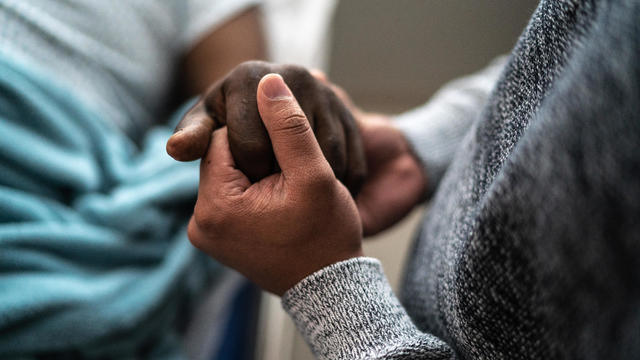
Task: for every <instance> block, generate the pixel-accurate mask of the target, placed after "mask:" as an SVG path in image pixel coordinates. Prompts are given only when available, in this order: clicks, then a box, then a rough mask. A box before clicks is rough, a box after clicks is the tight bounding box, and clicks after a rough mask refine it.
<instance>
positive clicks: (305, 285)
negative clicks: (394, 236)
mask: <svg viewBox="0 0 640 360" xmlns="http://www.w3.org/2000/svg"><path fill="white" fill-rule="evenodd" d="M282 304H283V306H284V308H285V310H287V312H289V313H290V314H292V316H293V319H294V321H295V323H296V325H297V326H298V328H299V329H300V331H301V332H302V333H303V334H304V336H305V338H306V339H309V342H310V344H311V346H312V347H313V352H314V353H315V354H316V355H317V356H318V357H319V358H321V359H377V358H385V359H387V358H396V357H398V358H402V354H411V355H412V358H415V359H418V358H419V359H447V358H450V357H451V350H450V349H449V348H448V346H446V344H444V343H443V342H442V341H440V340H438V339H437V338H435V337H433V336H431V335H429V334H423V333H420V332H419V331H418V329H416V327H415V326H414V325H413V324H412V323H411V320H410V319H409V317H408V316H407V313H406V312H405V310H404V309H403V308H402V306H401V305H400V303H399V302H398V300H397V299H396V298H395V296H393V292H392V290H391V287H390V286H389V283H388V282H387V280H386V278H385V276H384V273H383V272H382V266H381V264H380V262H379V261H378V260H376V259H372V258H356V259H351V260H346V261H342V262H339V263H337V264H334V265H331V266H328V267H326V268H324V269H322V270H320V271H318V272H317V273H315V274H313V275H311V276H309V277H307V278H306V279H304V280H303V281H301V282H300V283H299V284H297V285H296V286H295V287H293V288H292V289H290V290H289V291H287V293H285V294H284V296H283V298H282ZM357 313H366V315H365V316H361V317H356V316H353V314H357ZM327 320H330V321H327ZM380 338H384V339H385V341H384V342H381V341H380Z"/></svg>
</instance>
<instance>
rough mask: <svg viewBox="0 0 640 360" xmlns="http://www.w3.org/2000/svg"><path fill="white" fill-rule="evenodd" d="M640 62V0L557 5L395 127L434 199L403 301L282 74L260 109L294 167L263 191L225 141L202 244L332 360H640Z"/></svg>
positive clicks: (283, 157) (286, 166)
mask: <svg viewBox="0 0 640 360" xmlns="http://www.w3.org/2000/svg"><path fill="white" fill-rule="evenodd" d="M639 56H640V2H638V1H633V0H610V1H605V0H602V1H587V0H563V1H560V0H555V1H554V0H543V1H542V2H541V3H540V4H539V6H538V8H537V9H536V11H535V13H534V14H533V16H532V18H531V20H530V22H529V24H528V26H527V27H526V29H525V31H524V33H523V34H522V36H521V38H520V39H519V41H518V43H517V44H516V46H515V48H514V49H513V51H512V53H511V54H510V55H509V56H508V57H506V58H503V59H499V60H496V61H495V62H494V63H493V64H492V65H490V66H489V67H488V68H487V69H485V70H484V71H483V72H481V73H479V74H476V75H473V76H471V77H467V78H464V79H462V80H458V81H456V82H454V83H452V84H450V85H448V86H446V87H445V88H443V89H442V90H441V91H440V93H438V94H437V95H436V96H435V97H434V98H433V99H432V100H431V101H430V102H429V103H428V104H427V105H425V106H424V107H422V108H420V109H417V110H414V111H412V112H409V113H407V114H404V115H401V116H399V117H398V118H397V119H396V120H395V125H394V126H396V127H397V128H398V129H400V131H401V133H402V134H404V137H405V138H406V139H407V140H408V143H409V144H410V145H411V146H412V149H413V152H414V154H415V156H416V159H419V160H420V162H421V163H422V166H423V167H424V170H425V174H426V178H427V179H428V183H427V184H428V188H427V189H426V193H427V194H430V195H432V206H431V208H430V210H429V211H428V213H427V214H426V216H425V218H424V221H423V223H422V224H421V226H420V229H419V233H418V236H417V238H416V241H415V243H414V245H413V249H412V251H411V252H410V258H409V261H408V265H407V267H406V271H405V277H404V282H403V287H402V291H401V294H400V296H399V298H398V297H396V295H395V294H394V292H393V291H392V290H391V288H390V286H389V284H388V282H387V280H386V278H385V276H384V273H383V270H382V268H381V265H380V263H379V262H378V261H377V260H375V259H372V258H367V257H363V256H361V252H360V251H359V250H358V249H359V247H358V246H359V242H358V241H360V237H359V236H361V235H359V233H358V231H356V230H353V229H354V227H353V226H352V223H353V222H355V223H356V225H358V226H360V224H359V221H362V224H363V225H364V227H365V232H366V228H367V222H368V221H371V219H367V218H366V217H365V216H364V215H363V212H362V208H361V209H360V210H361V211H360V213H361V215H360V217H361V220H354V221H351V223H350V222H348V221H343V220H341V219H347V218H350V217H352V216H353V214H354V211H355V210H354V209H355V204H354V203H353V202H349V200H345V196H344V193H345V192H346V190H344V187H341V186H340V185H336V184H335V183H336V182H335V178H334V182H329V181H327V180H318V178H319V177H320V178H322V179H325V178H327V176H328V175H326V173H327V170H326V169H327V168H328V166H327V165H326V162H323V161H322V160H319V158H318V155H317V154H318V153H319V150H318V148H317V143H315V145H314V144H313V141H312V140H310V139H309V137H308V124H307V125H306V126H307V128H304V126H305V125H304V124H306V122H304V121H303V120H300V119H304V114H300V112H299V111H297V110H296V109H295V108H288V110H287V109H285V108H283V106H285V105H286V106H289V105H288V103H287V102H291V103H295V100H291V99H292V96H291V93H290V92H289V93H288V92H287V90H286V89H284V87H283V86H284V85H282V84H284V83H282V82H281V80H277V79H276V77H277V76H273V75H268V76H266V77H264V78H263V79H262V81H261V83H260V85H259V87H258V107H259V109H260V114H261V116H262V119H263V121H264V123H265V126H266V128H267V130H268V132H269V136H270V137H271V140H272V143H273V147H274V151H275V154H276V157H277V159H278V162H279V163H280V165H281V168H282V173H281V174H277V175H273V176H271V177H269V178H267V179H266V181H261V182H259V183H257V184H254V185H250V184H249V182H248V181H246V178H243V177H242V174H241V173H240V174H238V172H237V170H233V169H232V168H233V166H232V165H233V161H232V159H231V157H230V155H229V154H228V150H227V151H226V153H225V149H226V148H227V147H228V145H226V143H225V141H226V140H224V139H225V138H226V132H225V131H224V130H220V131H216V133H221V134H219V136H218V135H216V133H214V138H213V140H212V143H211V149H210V152H209V155H208V156H207V157H206V158H205V159H204V160H205V161H203V168H202V172H201V187H200V194H199V197H198V204H197V205H196V209H195V212H194V218H193V219H194V220H193V221H192V222H191V225H190V230H189V235H190V239H191V241H192V243H193V244H194V245H195V246H197V247H199V248H201V249H203V250H204V251H206V252H207V253H209V254H210V255H212V256H214V257H216V258H217V259H219V260H221V261H222V262H224V263H226V264H227V265H230V266H233V267H236V268H238V269H239V270H240V271H241V272H243V273H244V274H245V275H247V276H248V277H250V278H251V279H252V280H254V281H255V282H256V283H258V284H259V285H260V286H262V287H264V288H266V289H267V290H270V291H273V292H275V293H278V294H282V304H283V306H284V308H285V310H286V311H287V312H288V313H289V315H290V316H291V317H292V318H293V320H294V322H295V324H296V326H297V327H298V329H299V331H300V332H301V333H302V335H303V336H304V338H305V339H306V341H307V342H308V344H309V346H310V347H311V349H312V351H313V353H314V354H315V356H317V358H319V359H634V358H635V359H637V358H639V357H640V235H639V234H640V61H639V60H640V59H639ZM283 89H284V90H283ZM284 103H287V104H285V105H283V104H284ZM298 109H299V108H298ZM285 110H286V111H285ZM287 111H288V112H287ZM273 114H276V115H273ZM278 116H280V117H281V118H282V119H280V120H278V119H277V117H278ZM356 117H357V116H356ZM299 120H300V121H299ZM285 135H287V136H285ZM363 136H364V143H365V147H366V146H367V137H366V134H363ZM296 139H298V140H300V141H301V142H305V145H304V146H302V145H295V144H294V143H295V142H296V141H297V140H296ZM294 145H295V146H294ZM296 146H298V147H296ZM303 160H304V161H303ZM216 164H223V165H216ZM229 164H231V166H229ZM225 166H227V168H225ZM303 168H304V171H302V170H300V169H303ZM310 174H312V175H313V176H311V175H310ZM238 179H239V180H238ZM224 184H227V185H228V184H233V186H227V187H225V186H221V185H224ZM294 185H295V186H294ZM227 188H228V189H230V190H228V191H229V193H228V194H227V195H225V194H222V193H224V192H225V191H227V190H224V189H227ZM212 189H223V190H214V191H212ZM282 189H284V190H283V191H282V193H278V194H279V195H282V196H279V197H273V196H272V197H270V198H269V199H270V202H268V203H266V202H264V201H262V202H260V201H255V200H253V198H256V197H257V198H260V197H259V196H258V195H260V194H263V193H267V194H271V193H270V192H276V193H277V192H278V191H281V190H282ZM301 189H302V191H301ZM320 190H322V191H320ZM366 191H367V189H366V184H365V188H363V194H366ZM386 191H388V192H394V191H397V189H392V188H387V189H386ZM256 194H258V195H256ZM318 194H324V195H322V196H321V195H318ZM347 194H348V193H347ZM225 196H226V197H225ZM282 198H285V199H288V200H290V201H288V202H280V201H281V199H282ZM229 199H232V200H233V201H229ZM336 199H337V200H336ZM359 199H360V197H358V198H356V203H358V202H359ZM419 200H420V199H419V197H418V196H416V197H415V199H413V202H414V203H418V202H419ZM305 201H308V202H305ZM301 203H302V204H303V205H304V206H301V205H300V204H301ZM309 203H311V205H309ZM211 204H213V205H215V206H213V205H211ZM336 204H342V205H336ZM357 206H358V207H361V205H360V203H358V204H357ZM389 206H390V207H392V206H394V204H389ZM207 207H211V209H207ZM271 208H273V209H276V210H264V209H271ZM256 209H258V210H256ZM294 210H295V211H294ZM333 213H335V215H332V214H333ZM299 214H302V215H299ZM309 214H312V215H314V216H307V215H309ZM356 214H357V212H356ZM285 215H286V216H285ZM303 215H304V216H306V217H304V216H303ZM247 217H251V222H249V221H248V220H244V219H245V218H247ZM276 217H282V218H287V221H288V222H285V221H280V220H277V219H275V218H276ZM328 217H330V219H331V221H326V222H319V221H320V220H317V219H324V218H328ZM274 219H275V220H274ZM254 223H255V225H254ZM307 223H309V224H310V225H307ZM283 224H285V225H283ZM286 224H289V225H286ZM378 230H379V229H378ZM274 239H277V242H276V243H275V245H274V241H275V240H274ZM351 239H356V240H351ZM349 241H351V242H349ZM318 243H319V244H321V245H318V246H316V245H314V244H318ZM345 243H349V244H352V243H353V244H356V246H354V247H352V248H349V247H347V246H346V245H344V244H345ZM314 246H316V247H314ZM336 248H339V249H342V250H340V251H342V252H339V251H338V250H332V249H336ZM353 248H357V249H356V250H353ZM247 249H248V250H247ZM274 249H275V250H274ZM350 249H351V250H350ZM294 251H295V252H294ZM329 252H333V253H334V255H333V257H330V256H327V255H326V253H329ZM256 253H259V254H256ZM317 258H323V259H324V260H323V261H324V263H321V262H319V261H316V262H314V261H315V260H314V259H317ZM282 263H288V264H289V267H288V268H287V269H288V270H289V272H294V271H297V274H298V275H299V274H303V275H304V276H302V277H300V278H299V279H296V281H295V282H293V281H291V280H289V281H285V280H282V281H280V280H281V279H284V278H286V277H287V276H290V275H288V274H289V272H286V271H285V270H280V269H283V268H284V267H283V265H282ZM310 263H312V264H311V265H308V267H306V268H304V270H299V269H300V268H303V267H304V266H307V264H310ZM309 269H312V270H314V271H313V272H312V273H311V272H309V271H308V270H309ZM305 271H306V272H305ZM309 274H310V275H309ZM307 275H308V276H307ZM298 280H299V281H298Z"/></svg>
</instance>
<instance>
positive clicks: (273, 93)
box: [262, 74, 293, 100]
mask: <svg viewBox="0 0 640 360" xmlns="http://www.w3.org/2000/svg"><path fill="white" fill-rule="evenodd" d="M262 83H263V84H262V91H263V92H264V95H265V96H266V97H268V98H269V99H271V100H279V99H285V98H290V97H292V96H293V94H291V90H289V88H288V87H287V84H285V83H284V79H282V76H280V75H278V74H267V75H265V76H264V77H263V78H262Z"/></svg>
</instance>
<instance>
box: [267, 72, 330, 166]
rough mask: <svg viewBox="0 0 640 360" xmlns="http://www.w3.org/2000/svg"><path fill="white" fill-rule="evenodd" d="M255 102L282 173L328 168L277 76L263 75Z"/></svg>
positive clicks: (301, 116) (296, 105)
mask: <svg viewBox="0 0 640 360" xmlns="http://www.w3.org/2000/svg"><path fill="white" fill-rule="evenodd" d="M257 101H258V111H259V112H260V117H261V118H262V121H263V122H264V125H265V127H266V128H267V132H268V133H269V137H270V138H271V144H272V145H273V152H274V153H275V155H276V159H277V160H278V164H279V165H280V169H282V171H283V173H286V172H289V171H291V170H295V169H301V168H309V167H316V168H317V167H320V168H324V167H326V168H328V167H329V163H327V161H326V159H325V158H324V155H322V150H320V145H318V141H317V140H316V138H315V135H314V134H313V131H311V126H310V125H309V121H308V120H307V117H306V116H305V115H304V112H303V111H302V109H301V108H300V105H299V104H298V102H297V101H296V99H295V97H294V96H293V94H292V93H291V90H289V87H287V85H286V84H285V83H284V80H283V79H282V77H281V76H280V75H278V74H267V75H265V76H264V77H263V78H262V79H261V80H260V83H259V84H258V93H257ZM322 170H326V169H322Z"/></svg>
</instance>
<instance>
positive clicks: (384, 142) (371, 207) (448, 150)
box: [315, 58, 506, 236]
mask: <svg viewBox="0 0 640 360" xmlns="http://www.w3.org/2000/svg"><path fill="white" fill-rule="evenodd" d="M505 60H506V58H499V59H497V60H495V61H494V62H493V63H492V64H491V65H490V66H489V67H487V68H486V69H484V70H482V71H481V72H479V73H477V74H475V75H471V76H468V77H465V78H462V79H459V80H456V81H453V82H451V83H450V84H448V85H446V86H445V87H444V88H443V89H442V90H440V91H439V92H438V93H437V94H436V95H435V96H434V98H433V99H432V100H431V101H429V102H428V103H427V104H426V105H424V106H422V107H419V108H417V109H415V110H413V111H409V112H407V113H405V114H402V115H400V116H398V117H397V118H396V119H395V121H392V119H391V118H390V117H389V116H386V115H381V114H374V113H367V112H364V111H362V110H360V109H359V108H358V107H356V106H355V105H354V104H353V102H352V101H351V99H350V98H349V96H348V95H347V94H346V92H344V90H342V89H341V88H340V87H338V86H336V85H333V84H331V83H329V82H328V81H327V79H326V77H325V76H324V75H323V74H320V73H316V74H315V76H316V78H318V79H319V80H321V81H324V82H325V83H327V84H328V85H329V86H330V87H332V89H333V91H334V92H335V93H336V94H337V95H338V97H340V99H341V100H342V101H343V102H344V103H345V104H346V106H347V107H348V108H349V109H350V110H351V112H352V113H353V115H354V117H355V119H356V121H357V123H358V125H359V128H360V133H361V134H362V143H363V146H364V152H365V158H366V163H367V176H366V177H365V179H364V183H363V185H362V190H361V191H360V193H359V194H358V196H357V198H356V204H357V206H358V210H359V212H360V218H361V221H362V226H363V232H364V235H365V236H369V235H375V234H376V233H378V232H380V231H383V230H385V229H387V228H389V227H390V226H392V225H393V224H395V223H396V222H398V221H399V220H400V219H402V218H403V217H404V216H405V215H406V214H408V213H409V212H410V211H411V209H413V207H414V206H416V205H417V204H419V203H420V202H421V201H423V200H424V199H425V197H426V196H427V194H429V193H432V192H433V190H434V189H435V187H436V186H437V184H438V182H439V181H440V178H441V177H442V174H443V173H444V171H445V170H446V168H447V166H448V165H449V162H450V161H451V159H452V158H453V154H454V153H455V151H456V149H457V148H458V145H459V143H460V141H461V140H462V138H463V137H464V135H465V134H466V133H467V132H468V130H469V128H470V127H471V124H472V123H473V121H474V119H475V117H476V116H477V115H478V114H479V112H480V111H481V110H482V108H483V106H484V103H485V101H486V98H487V96H488V95H489V92H490V91H491V89H492V88H493V85H494V83H495V82H496V80H497V78H498V76H499V75H500V73H501V70H502V67H503V66H504V62H505Z"/></svg>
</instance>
